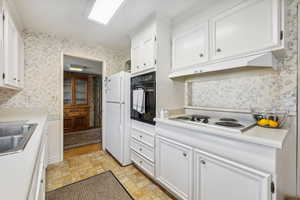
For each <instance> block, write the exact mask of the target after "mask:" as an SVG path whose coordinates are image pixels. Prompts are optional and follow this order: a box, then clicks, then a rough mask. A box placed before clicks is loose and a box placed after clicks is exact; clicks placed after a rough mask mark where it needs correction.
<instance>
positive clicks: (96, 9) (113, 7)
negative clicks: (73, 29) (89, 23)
mask: <svg viewBox="0 0 300 200" xmlns="http://www.w3.org/2000/svg"><path fill="white" fill-rule="evenodd" d="M123 1H124V0H95V3H94V5H93V8H92V10H91V12H90V14H89V17H88V18H89V19H90V20H93V21H97V22H99V23H102V24H107V23H108V22H109V21H110V19H111V18H112V17H113V15H114V14H115V13H116V11H117V10H118V8H119V7H120V6H121V4H122V3H123Z"/></svg>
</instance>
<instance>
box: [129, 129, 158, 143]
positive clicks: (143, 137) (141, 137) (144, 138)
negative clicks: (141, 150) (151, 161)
mask: <svg viewBox="0 0 300 200" xmlns="http://www.w3.org/2000/svg"><path fill="white" fill-rule="evenodd" d="M131 137H133V138H134V139H136V140H138V141H139V142H142V143H144V144H147V145H149V146H151V147H154V135H151V134H150V133H146V132H143V131H141V130H138V129H135V128H132V129H131Z"/></svg>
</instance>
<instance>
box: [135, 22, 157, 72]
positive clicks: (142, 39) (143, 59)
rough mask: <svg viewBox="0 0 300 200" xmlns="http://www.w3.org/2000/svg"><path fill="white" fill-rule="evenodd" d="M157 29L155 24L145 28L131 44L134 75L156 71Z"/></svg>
mask: <svg viewBox="0 0 300 200" xmlns="http://www.w3.org/2000/svg"><path fill="white" fill-rule="evenodd" d="M155 55H156V28H155V23H153V24H151V25H149V26H147V27H144V29H142V30H140V32H138V33H137V34H136V35H135V36H134V37H133V38H132V43H131V60H132V69H131V72H132V74H136V73H140V72H145V71H147V72H148V71H151V70H155V65H156V56H155Z"/></svg>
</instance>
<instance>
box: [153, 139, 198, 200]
mask: <svg viewBox="0 0 300 200" xmlns="http://www.w3.org/2000/svg"><path fill="white" fill-rule="evenodd" d="M156 142H157V143H156V178H157V180H158V181H159V182H160V183H162V184H163V185H164V186H165V187H167V188H168V189H169V190H171V191H172V192H173V193H175V194H176V195H177V196H178V197H180V198H181V199H184V200H191V199H192V182H193V181H192V179H193V178H192V163H193V151H192V148H191V147H188V146H185V145H183V144H180V143H177V142H175V141H172V140H168V139H165V138H162V137H157V140H156Z"/></svg>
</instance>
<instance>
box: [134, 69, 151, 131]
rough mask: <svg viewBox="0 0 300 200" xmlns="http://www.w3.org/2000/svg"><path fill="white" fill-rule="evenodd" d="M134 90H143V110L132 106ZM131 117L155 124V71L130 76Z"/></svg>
mask: <svg viewBox="0 0 300 200" xmlns="http://www.w3.org/2000/svg"><path fill="white" fill-rule="evenodd" d="M135 90H143V92H144V110H143V112H139V111H137V110H136V109H135V107H134V106H133V93H134V91H135ZM130 110H131V119H134V120H137V121H140V122H144V123H148V124H152V125H155V121H154V118H155V116H156V73H155V72H151V73H147V74H143V75H139V76H135V77H132V78H131V109H130Z"/></svg>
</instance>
